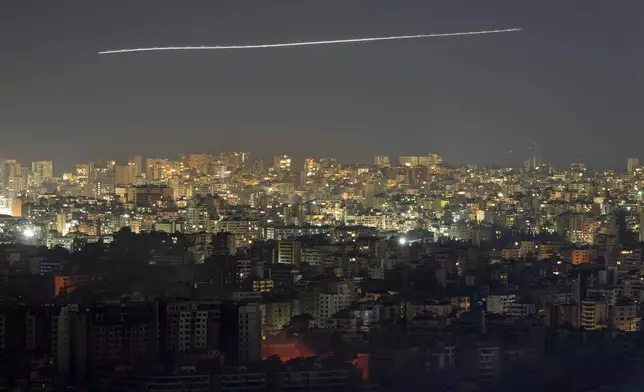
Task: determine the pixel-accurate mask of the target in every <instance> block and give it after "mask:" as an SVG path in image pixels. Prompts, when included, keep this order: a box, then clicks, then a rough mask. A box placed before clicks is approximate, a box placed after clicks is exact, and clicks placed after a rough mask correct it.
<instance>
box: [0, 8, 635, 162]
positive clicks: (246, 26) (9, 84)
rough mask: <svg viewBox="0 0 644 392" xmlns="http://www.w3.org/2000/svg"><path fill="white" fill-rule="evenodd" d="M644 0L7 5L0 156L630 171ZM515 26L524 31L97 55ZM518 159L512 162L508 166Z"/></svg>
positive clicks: (1, 30) (1, 28)
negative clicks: (398, 159) (433, 161)
mask: <svg viewBox="0 0 644 392" xmlns="http://www.w3.org/2000/svg"><path fill="white" fill-rule="evenodd" d="M642 15H644V1H642V0H538V1H537V0H535V1H521V0H485V1H479V0H469V1H460V0H443V1H434V0H418V1H406V0H318V1H307V0H289V1H286V0H275V1H265V0H256V1H243V0H235V1H216V0H207V1H199V0H190V1H187V0H186V1H184V0H136V1H134V0H109V1H92V0H75V1H71V0H70V1H61V0H57V1H46V0H42V1H29V0H2V1H0V132H1V135H2V139H1V141H0V157H2V158H13V159H18V160H21V161H24V162H29V161H32V160H44V159H53V160H54V163H55V170H56V171H57V172H60V171H61V170H70V169H71V168H72V167H73V164H74V163H76V162H80V161H89V160H99V159H117V160H121V159H124V158H125V157H127V156H128V155H131V154H136V153H138V154H143V155H144V156H169V157H177V156H178V155H179V154H181V153H190V152H219V151H234V150H237V151H241V150H244V151H251V152H252V153H253V154H254V155H255V156H262V157H269V156H272V155H277V154H279V153H284V152H286V153H290V154H292V155H293V156H294V157H296V158H302V157H304V156H321V155H324V156H335V157H337V158H339V159H340V161H341V162H344V163H353V162H355V163H359V162H372V160H373V156H374V155H384V154H387V155H390V156H392V157H395V156H398V155H421V154H427V153H432V152H435V153H439V154H442V155H443V156H444V157H445V159H446V160H447V161H448V162H450V163H477V164H495V165H506V164H513V165H516V166H519V165H521V163H522V161H523V160H524V159H526V158H527V156H528V154H529V152H528V148H529V146H530V143H531V142H532V141H535V142H537V144H538V145H539V147H540V149H541V151H542V156H543V160H544V161H551V162H553V163H555V164H556V165H558V166H563V165H568V164H569V163H570V162H573V161H583V162H586V163H587V164H589V166H591V167H595V168H600V167H611V168H623V166H624V165H625V160H626V157H627V156H642V158H644V154H642V153H641V150H642V147H641V146H642V145H643V144H644V127H643V121H642V120H643V117H644V109H642V106H643V103H644V99H643V98H644V97H643V94H644V23H642ZM512 27H521V28H523V31H522V32H520V33H508V34H496V35H484V36H472V37H455V38H429V39H420V40H409V41H389V42H375V43H363V44H345V45H333V46H311V47H300V48H278V49H257V50H239V51H211V52H206V51H201V52H153V53H138V54H122V55H111V56H99V55H97V52H98V51H101V50H106V49H119V48H128V47H140V46H167V45H234V44H240V45H241V44H263V43H279V42H290V41H306V40H331V39H346V38H358V37H370V36H389V35H407V34H427V33H441V32H458V31H473V30H488V29H504V28H512ZM510 150H512V151H513V154H511V155H510V154H509V151H510Z"/></svg>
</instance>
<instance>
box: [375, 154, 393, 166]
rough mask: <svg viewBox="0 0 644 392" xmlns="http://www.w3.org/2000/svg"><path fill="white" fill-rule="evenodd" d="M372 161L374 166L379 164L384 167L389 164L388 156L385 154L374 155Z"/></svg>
mask: <svg viewBox="0 0 644 392" xmlns="http://www.w3.org/2000/svg"><path fill="white" fill-rule="evenodd" d="M373 163H374V164H375V165H376V166H381V167H386V166H389V165H391V161H390V160H389V157H388V156H385V155H378V156H376V157H375V159H374V162H373Z"/></svg>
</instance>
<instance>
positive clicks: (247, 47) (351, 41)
mask: <svg viewBox="0 0 644 392" xmlns="http://www.w3.org/2000/svg"><path fill="white" fill-rule="evenodd" d="M519 31H521V29H520V28H512V29H503V30H482V31H466V32H459V33H435V34H418V35H399V36H393V37H369V38H353V39H338V40H331V41H305V42H288V43H282V44H263V45H229V46H165V47H152V48H134V49H116V50H105V51H102V52H98V54H100V55H102V54H117V53H133V52H156V51H162V50H223V49H261V48H284V47H290V46H307V45H331V44H348V43H357V42H372V41H393V40H401V39H419V38H436V37H456V36H464V35H481V34H497V33H512V32H519Z"/></svg>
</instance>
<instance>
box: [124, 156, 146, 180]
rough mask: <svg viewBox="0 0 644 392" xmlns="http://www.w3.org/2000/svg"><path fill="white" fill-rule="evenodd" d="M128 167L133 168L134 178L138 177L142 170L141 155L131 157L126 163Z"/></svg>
mask: <svg viewBox="0 0 644 392" xmlns="http://www.w3.org/2000/svg"><path fill="white" fill-rule="evenodd" d="M127 164H128V165H129V166H134V176H135V177H139V176H140V175H141V172H142V170H143V157H142V156H141V155H133V156H132V157H131V158H130V160H129V161H128V163H127Z"/></svg>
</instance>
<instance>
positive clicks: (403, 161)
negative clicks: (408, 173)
mask: <svg viewBox="0 0 644 392" xmlns="http://www.w3.org/2000/svg"><path fill="white" fill-rule="evenodd" d="M398 163H399V164H400V165H402V166H408V167H414V166H418V157H398Z"/></svg>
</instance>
